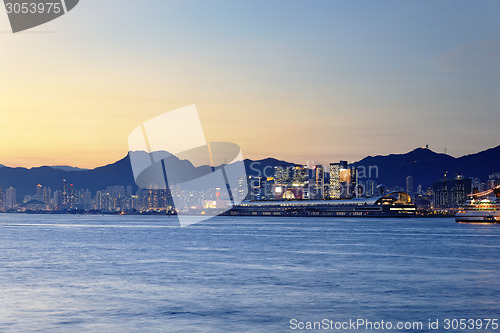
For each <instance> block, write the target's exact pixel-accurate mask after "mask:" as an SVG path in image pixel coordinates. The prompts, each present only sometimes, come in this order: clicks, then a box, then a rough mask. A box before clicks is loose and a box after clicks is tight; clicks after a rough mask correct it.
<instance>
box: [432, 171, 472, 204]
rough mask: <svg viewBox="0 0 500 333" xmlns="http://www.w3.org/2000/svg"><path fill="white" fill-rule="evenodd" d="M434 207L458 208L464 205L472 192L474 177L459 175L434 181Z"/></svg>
mask: <svg viewBox="0 0 500 333" xmlns="http://www.w3.org/2000/svg"><path fill="white" fill-rule="evenodd" d="M433 188H434V208H456V207H460V206H463V205H464V204H465V202H466V201H467V196H468V195H469V194H471V193H472V179H470V178H467V179H464V178H462V177H457V178H456V179H445V180H441V181H439V182H435V183H434V186H433Z"/></svg>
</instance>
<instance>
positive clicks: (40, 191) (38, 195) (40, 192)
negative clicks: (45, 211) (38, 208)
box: [36, 184, 43, 201]
mask: <svg viewBox="0 0 500 333" xmlns="http://www.w3.org/2000/svg"><path fill="white" fill-rule="evenodd" d="M36 200H38V201H43V186H42V185H41V184H38V185H37V186H36Z"/></svg>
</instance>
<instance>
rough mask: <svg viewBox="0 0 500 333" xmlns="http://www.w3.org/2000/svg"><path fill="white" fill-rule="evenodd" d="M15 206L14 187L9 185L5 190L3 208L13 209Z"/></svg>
mask: <svg viewBox="0 0 500 333" xmlns="http://www.w3.org/2000/svg"><path fill="white" fill-rule="evenodd" d="M16 206H17V198H16V189H15V188H14V187H12V186H11V187H9V188H8V189H6V190H5V209H14V208H16Z"/></svg>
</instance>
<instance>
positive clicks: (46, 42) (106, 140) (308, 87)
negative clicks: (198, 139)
mask: <svg viewBox="0 0 500 333" xmlns="http://www.w3.org/2000/svg"><path fill="white" fill-rule="evenodd" d="M0 32H1V33H0V45H1V48H2V52H1V53H0V73H1V76H0V115H1V117H2V122H1V124H0V163H3V164H7V165H24V166H34V165H41V164H70V165H75V166H82V167H93V166H97V165H102V164H106V163H109V162H112V161H114V160H116V159H118V158H121V157H123V156H124V155H125V154H126V152H127V137H128V134H129V133H130V132H131V131H132V130H133V129H134V128H135V127H136V126H138V125H139V124H140V123H142V122H144V121H146V120H148V119H150V118H152V117H154V116H157V115H159V114H161V113H163V112H166V111H169V110H172V109H175V108H179V107H182V106H185V105H189V104H193V103H194V104H196V105H197V107H198V111H199V112H200V117H201V119H202V121H203V126H204V128H205V134H206V136H207V139H208V140H209V141H231V142H235V143H238V144H239V145H240V146H241V147H242V149H243V154H244V157H248V158H254V159H255V158H264V157H267V156H273V157H277V158H281V159H286V160H290V161H294V162H299V163H304V162H306V161H307V160H315V161H318V162H323V163H328V162H330V161H337V160H340V159H345V160H349V161H354V160H358V159H360V158H362V157H364V156H366V155H376V154H388V153H404V152H407V151H409V150H411V149H413V148H415V147H417V146H422V145H425V144H429V145H430V148H431V149H434V150H436V151H443V150H444V149H445V148H447V150H448V153H450V154H451V155H454V156H461V155H464V154H469V153H474V152H477V151H480V150H483V149H486V148H489V147H493V146H497V145H499V144H500V135H499V134H498V130H497V128H498V124H499V123H500V122H499V120H500V112H499V105H500V104H499V102H500V94H499V92H500V89H499V88H500V85H499V83H500V2H498V1H486V0H469V1H463V0H447V1H443V0H434V1H401V0H398V1H396V0H394V1H383V0H379V1H374V0H370V1H335V0H324V1H320V0H316V1H294V0H286V1H284V0H283V1H234V0H233V1H208V0H203V1H190V0H182V1H165V0H162V1H160V0H158V1H156V0H146V1H123V0H122V1H118V0H107V1H97V0H81V1H80V4H79V5H78V6H77V7H75V9H74V10H73V11H71V12H70V13H69V14H67V15H65V16H63V17H61V18H59V19H57V20H55V21H53V22H50V23H48V24H45V25H43V26H40V27H37V28H34V29H32V30H30V31H28V32H26V33H18V34H11V33H9V25H8V19H7V16H6V13H5V11H4V10H3V9H2V10H0Z"/></svg>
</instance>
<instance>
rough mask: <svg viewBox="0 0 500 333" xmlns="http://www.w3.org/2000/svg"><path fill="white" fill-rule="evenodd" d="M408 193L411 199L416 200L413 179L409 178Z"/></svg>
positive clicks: (407, 180)
mask: <svg viewBox="0 0 500 333" xmlns="http://www.w3.org/2000/svg"><path fill="white" fill-rule="evenodd" d="M406 193H408V194H409V195H410V197H411V198H412V199H413V200H415V191H414V186H413V177H412V176H408V177H406Z"/></svg>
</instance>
